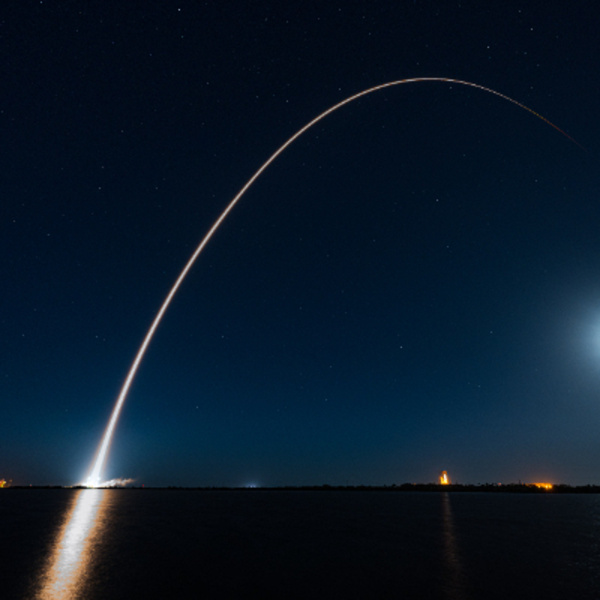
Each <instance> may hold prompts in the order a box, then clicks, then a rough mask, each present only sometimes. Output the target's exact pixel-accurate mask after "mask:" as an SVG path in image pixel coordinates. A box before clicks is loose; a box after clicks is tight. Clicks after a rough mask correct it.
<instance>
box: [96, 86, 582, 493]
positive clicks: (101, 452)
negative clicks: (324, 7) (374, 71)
mask: <svg viewBox="0 0 600 600" xmlns="http://www.w3.org/2000/svg"><path fill="white" fill-rule="evenodd" d="M424 82H442V83H450V84H457V85H462V86H467V87H471V88H476V89H478V90H482V91H484V92H487V93H488V94H493V95H494V96H498V97H499V98H502V99H503V100H506V101H507V102H511V103H512V104H515V105H516V106H518V107H519V108H522V109H523V110H526V111H527V112H529V113H531V114H532V115H534V116H536V117H537V118H538V119H541V120H542V121H544V122H545V123H546V124H547V125H550V126H551V127H553V128H554V129H556V130H557V131H559V132H560V133H561V134H562V135H564V136H565V137H566V138H568V139H569V140H571V141H572V142H573V143H575V144H577V145H578V146H580V144H579V143H578V142H576V141H575V140H574V139H573V138H572V137H571V136H570V135H569V134H567V133H566V132H564V131H563V130H562V129H560V128H559V127H557V126H556V125H554V123H551V122H550V121H548V119H546V118H545V117H543V116H542V115H540V114H538V113H536V112H535V111H534V110H532V109H531V108H529V107H527V106H525V105H524V104H521V103H520V102H517V101H516V100H513V99H512V98H510V97H508V96H505V95H504V94H501V93H500V92H497V91H495V90H492V89H490V88H487V87H484V86H482V85H478V84H476V83H472V82H470V81H461V80H459V79H450V78H446V77H415V78H411V79H400V80H397V81H390V82H388V83H382V84H381V85H376V86H374V87H371V88H369V89H366V90H363V91H362V92H358V93H356V94H354V95H352V96H349V97H348V98H346V99H345V100H342V101H341V102H338V103H337V104H335V105H334V106H331V107H330V108H328V109H327V110H325V111H323V112H322V113H321V114H320V115H318V116H316V117H315V118H314V119H313V120H312V121H310V122H308V123H307V124H306V125H304V126H303V127H302V128H301V129H299V130H298V131H297V132H296V133H294V134H293V135H292V136H291V137H290V138H288V140H287V141H285V142H284V143H283V144H282V145H281V146H280V147H279V148H278V149H277V150H276V151H275V152H274V153H273V154H272V155H271V156H270V157H269V158H268V159H267V160H266V161H265V162H264V163H263V165H262V166H261V167H260V168H259V169H258V171H256V173H254V175H252V177H250V179H249V180H248V181H247V182H246V184H245V185H244V186H243V187H242V189H241V190H240V191H239V192H238V193H237V195H236V196H235V197H234V198H233V200H231V201H230V202H229V204H228V205H227V206H226V207H225V210H223V212H222V213H221V214H220V215H219V217H218V218H217V220H216V221H215V222H214V224H213V225H212V227H211V228H210V229H209V230H208V232H207V233H206V235H205V236H204V238H202V240H201V242H200V244H199V245H198V247H197V248H196V250H195V251H194V253H193V254H192V256H191V257H190V259H189V260H188V262H187V263H186V265H185V266H184V268H183V270H182V271H181V273H180V274H179V276H178V277H177V279H176V280H175V283H174V284H173V287H172V288H171V289H170V291H169V293H168V294H167V297H166V298H165V300H164V302H163V304H162V306H161V307H160V309H159V311H158V313H157V314H156V317H154V321H152V324H151V325H150V328H149V329H148V332H147V333H146V336H145V337H144V341H143V342H142V344H141V346H140V348H139V350H138V351H137V354H136V356H135V359H134V360H133V363H132V365H131V367H130V369H129V372H128V373H127V377H126V378H125V382H124V383H123V387H122V388H121V391H120V392H119V395H118V397H117V400H116V402H115V407H114V409H113V411H112V414H111V416H110V419H109V421H108V425H107V426H106V430H105V432H104V436H103V437H102V442H101V444H100V447H99V448H98V451H97V453H96V457H95V460H94V464H93V467H92V470H91V471H90V474H89V476H88V478H87V481H86V483H85V485H87V486H88V487H96V486H98V485H99V484H100V480H101V477H102V470H103V468H104V463H105V462H106V457H107V455H108V451H109V449H110V443H111V440H112V437H113V433H114V430H115V426H116V424H117V421H118V419H119V415H120V413H121V409H122V408H123V404H124V403H125V399H126V398H127V394H128V393H129V389H130V387H131V384H132V383H133V380H134V378H135V375H136V373H137V370H138V368H139V366H140V363H141V362H142V359H143V358H144V355H145V354H146V350H147V349H148V345H149V344H150V342H151V341H152V338H153V336H154V333H155V332H156V329H157V328H158V326H159V325H160V322H161V320H162V318H163V316H164V314H165V312H166V310H167V308H168V307H169V305H170V304H171V300H173V297H174V296H175V294H176V293H177V290H178V289H179V287H180V286H181V284H182V283H183V280H184V279H185V278H186V276H187V274H188V272H189V271H190V269H191V268H192V266H193V265H194V263H195V262H196V259H197V258H198V256H200V254H201V252H202V250H204V248H205V246H206V245H207V244H208V242H209V241H210V239H211V238H212V236H213V235H214V234H215V232H216V231H217V229H219V227H220V226H221V224H222V223H223V221H224V220H225V218H226V217H227V215H228V214H229V213H230V212H231V211H232V210H233V208H234V206H235V205H236V204H237V203H238V201H239V200H240V199H241V198H242V196H243V195H244V194H245V193H246V192H247V191H248V189H249V188H250V187H251V186H252V184H253V183H254V182H255V181H256V180H257V179H258V178H259V177H260V176H261V175H262V173H263V172H264V171H265V170H266V169H267V168H268V167H269V166H270V165H271V163H272V162H273V161H274V160H275V159H276V158H277V157H278V156H279V155H280V154H281V153H282V152H283V151H284V150H286V149H287V148H288V146H290V145H291V144H293V143H294V142H295V141H296V140H297V139H298V138H299V137H300V136H301V135H302V134H303V133H305V132H306V131H308V130H309V129H310V128H311V127H312V126H313V125H316V124H317V123H318V122H319V121H321V120H322V119H324V118H325V117H327V116H329V115H330V114H332V113H334V112H335V111H336V110H338V109H339V108H342V106H345V105H346V104H349V103H350V102H354V100H358V99H359V98H362V97H363V96H367V95H369V94H372V93H374V92H378V91H380V90H384V89H387V88H391V87H394V86H398V85H403V84H408V83H424ZM580 147H582V146H580Z"/></svg>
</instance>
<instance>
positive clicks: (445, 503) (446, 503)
mask: <svg viewBox="0 0 600 600" xmlns="http://www.w3.org/2000/svg"><path fill="white" fill-rule="evenodd" d="M442 535H443V543H444V566H445V575H446V577H445V579H446V581H445V585H444V591H445V594H446V597H447V598H449V599H450V600H464V599H465V598H467V594H466V590H465V585H464V575H463V567H462V561H461V556H460V551H459V547H458V541H457V538H456V533H455V526H454V515H453V514H452V506H451V504H450V494H449V493H448V492H443V494H442Z"/></svg>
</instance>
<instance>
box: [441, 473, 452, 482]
mask: <svg viewBox="0 0 600 600" xmlns="http://www.w3.org/2000/svg"><path fill="white" fill-rule="evenodd" d="M440 485H450V478H449V477H448V473H447V472H446V471H442V473H441V474H440Z"/></svg>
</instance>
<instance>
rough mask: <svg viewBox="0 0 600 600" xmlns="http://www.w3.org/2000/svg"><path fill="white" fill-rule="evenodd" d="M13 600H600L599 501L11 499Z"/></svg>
mask: <svg viewBox="0 0 600 600" xmlns="http://www.w3.org/2000/svg"><path fill="white" fill-rule="evenodd" d="M0 523H2V538H1V542H2V543H0V574H1V579H0V597H1V598H2V599H3V600H4V599H6V600H9V599H12V598H19V599H21V598H39V599H40V600H41V599H44V600H46V599H58V598H60V599H63V600H66V599H69V600H71V599H74V598H85V599H86V600H95V599H100V598H103V599H105V598H111V599H119V598H143V597H165V598H251V597H252V598H256V597H259V598H406V599H412V598H427V599H437V598H440V599H446V598H447V599H455V600H458V599H470V598H473V599H478V598H486V599H494V598H503V599H504V598H511V599H520V598H528V599H529V598H556V599H559V598H560V599H561V600H562V599H564V598H578V599H582V600H585V599H600V496H598V495H594V494H589V495H585V494H581V495H579V494H576V495H551V494H547V495H546V494H542V495H539V494H531V495H530V494H483V493H481V494H480V493H412V492H408V493H406V492H402V493H393V492H375V491H373V492H368V491H362V492H346V491H319V492H309V491H289V492H286V491H260V490H257V491H191V490H105V491H103V490H82V491H76V490H3V491H2V492H1V493H0Z"/></svg>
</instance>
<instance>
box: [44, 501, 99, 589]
mask: <svg viewBox="0 0 600 600" xmlns="http://www.w3.org/2000/svg"><path fill="white" fill-rule="evenodd" d="M105 504H106V490H100V489H96V490H94V489H86V490H80V491H79V492H78V493H77V494H76V495H75V497H74V498H73V502H72V503H71V506H70V508H69V511H68V512H67V515H66V517H65V520H64V522H63V524H62V526H61V528H60V530H59V531H58V533H57V536H56V538H55V540H54V542H53V544H52V548H51V551H50V555H49V557H48V560H47V562H46V565H45V566H44V568H43V569H42V573H41V575H40V577H39V579H38V583H37V584H36V587H37V590H38V591H37V593H36V594H35V598H36V600H74V599H75V598H80V597H83V593H82V592H83V590H84V589H85V586H84V584H85V580H86V578H87V576H88V575H89V572H90V570H91V565H92V564H93V561H94V550H95V548H96V547H97V542H98V541H99V538H100V536H101V534H102V528H101V527H99V524H100V522H101V521H102V520H103V519H102V514H103V511H104V510H105Z"/></svg>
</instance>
